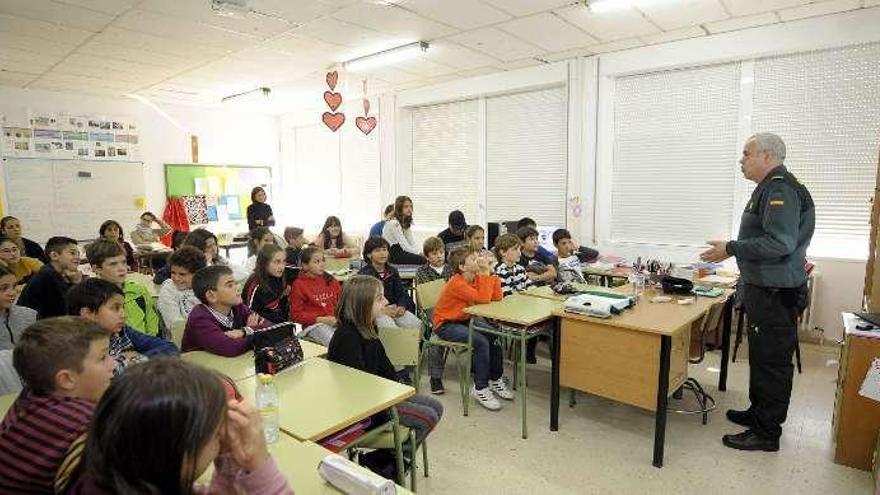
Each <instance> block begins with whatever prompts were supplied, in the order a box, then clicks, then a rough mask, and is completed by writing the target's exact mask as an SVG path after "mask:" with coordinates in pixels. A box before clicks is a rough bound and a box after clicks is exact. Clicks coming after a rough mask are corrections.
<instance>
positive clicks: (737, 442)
mask: <svg viewBox="0 0 880 495" xmlns="http://www.w3.org/2000/svg"><path fill="white" fill-rule="evenodd" d="M721 443H723V444H724V446H725V447H730V448H731V449H736V450H763V451H764V452H776V451H777V450H779V439H772V438H767V437H765V436H761V435H759V434H757V433H756V432H755V431H754V430H746V431H744V432H742V433H737V434H736V435H724V436H723V437H721Z"/></svg>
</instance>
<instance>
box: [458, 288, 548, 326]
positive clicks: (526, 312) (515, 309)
mask: <svg viewBox="0 0 880 495" xmlns="http://www.w3.org/2000/svg"><path fill="white" fill-rule="evenodd" d="M561 308H562V301H557V300H554V299H549V298H546V297H534V296H526V295H523V294H513V295H510V296H507V297H505V298H504V299H502V300H500V301H493V302H490V303H488V304H477V305H475V306H471V307H469V308H467V309H465V310H464V312H465V313H467V314H469V315H471V316H482V317H483V318H488V319H491V320H499V321H503V322H505V323H512V324H515V325H523V326H532V325H537V324H538V323H541V322H542V321H544V320H548V319H550V317H551V316H553V314H554V311H555V310H557V309H561Z"/></svg>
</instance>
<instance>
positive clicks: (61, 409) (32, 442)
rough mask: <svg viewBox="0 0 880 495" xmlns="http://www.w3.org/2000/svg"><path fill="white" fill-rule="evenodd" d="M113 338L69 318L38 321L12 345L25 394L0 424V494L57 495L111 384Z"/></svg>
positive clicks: (97, 329) (16, 401) (18, 399)
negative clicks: (72, 451)
mask: <svg viewBox="0 0 880 495" xmlns="http://www.w3.org/2000/svg"><path fill="white" fill-rule="evenodd" d="M109 345H110V344H109V337H108V336H107V332H106V331H104V330H103V329H102V328H101V327H99V326H98V325H95V324H94V323H92V322H90V321H87V320H84V319H81V318H72V317H66V316H65V317H59V318H51V319H46V320H40V321H38V322H36V323H34V324H33V325H31V326H29V327H28V328H27V329H26V330H25V331H24V333H22V335H21V338H20V339H19V341H18V343H17V344H16V346H15V351H13V365H14V366H15V370H16V372H17V373H18V375H19V376H20V377H21V380H22V381H23V382H24V386H25V388H24V390H22V391H21V393H20V394H19V395H18V398H16V399H15V402H14V403H13V404H12V406H11V407H10V409H9V412H7V413H6V417H5V418H3V422H2V423H0V493H54V492H55V490H54V488H53V485H54V482H55V478H56V474H57V473H58V470H59V467H60V466H61V464H62V462H63V461H64V459H65V457H66V456H67V453H68V449H69V448H70V446H71V444H72V443H73V442H74V441H75V440H77V439H78V438H80V437H81V436H82V435H83V434H84V433H85V431H86V429H87V427H88V425H89V421H90V420H91V418H92V413H93V411H94V408H95V403H96V402H97V401H98V399H99V398H100V397H101V395H102V394H103V393H104V391H105V390H106V389H107V387H108V386H110V379H111V378H112V377H113V366H114V363H113V360H112V359H110V357H109V356H108V349H109Z"/></svg>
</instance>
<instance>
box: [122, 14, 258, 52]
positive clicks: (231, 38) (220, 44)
mask: <svg viewBox="0 0 880 495" xmlns="http://www.w3.org/2000/svg"><path fill="white" fill-rule="evenodd" d="M113 26H114V27H118V28H122V29H128V30H131V31H138V32H142V33H149V34H151V35H154V36H160V37H163V38H171V39H173V40H176V41H178V42H183V44H189V43H193V44H197V45H208V46H213V47H217V48H223V49H225V50H231V51H237V50H241V49H242V48H245V47H247V46H249V45H253V44H255V43H257V42H258V41H259V38H258V37H256V36H249V35H244V34H241V33H236V32H232V31H226V30H223V29H220V28H217V27H214V26H210V25H207V24H202V23H198V22H194V21H189V20H187V19H183V18H178V17H174V16H170V15H169V16H164V15H159V14H156V13H153V12H147V11H144V10H132V11H129V12H128V13H126V14H124V15H123V16H122V17H119V18H118V19H117V20H116V22H114V23H113Z"/></svg>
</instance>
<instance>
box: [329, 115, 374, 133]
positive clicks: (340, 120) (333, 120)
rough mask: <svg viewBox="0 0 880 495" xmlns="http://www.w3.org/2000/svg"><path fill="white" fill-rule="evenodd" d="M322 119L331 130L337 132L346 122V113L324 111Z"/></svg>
mask: <svg viewBox="0 0 880 495" xmlns="http://www.w3.org/2000/svg"><path fill="white" fill-rule="evenodd" d="M321 120H323V121H324V125H326V126H327V127H329V128H330V130H331V131H333V132H336V131H337V130H338V129H339V128H340V127H342V124H344V123H345V114H343V113H330V112H324V114H323V115H321ZM374 125H375V124H374Z"/></svg>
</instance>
